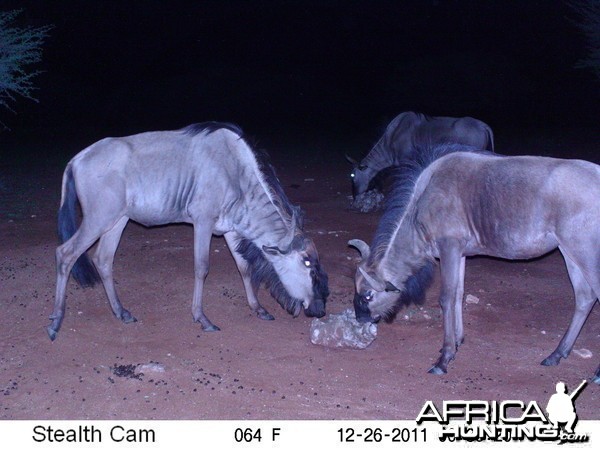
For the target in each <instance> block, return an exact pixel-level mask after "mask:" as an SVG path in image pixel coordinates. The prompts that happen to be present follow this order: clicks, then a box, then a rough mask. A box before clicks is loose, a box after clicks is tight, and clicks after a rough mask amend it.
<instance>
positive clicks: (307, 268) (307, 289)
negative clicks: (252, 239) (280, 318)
mask: <svg viewBox="0 0 600 450" xmlns="http://www.w3.org/2000/svg"><path fill="white" fill-rule="evenodd" d="M262 250H263V252H264V255H265V257H266V258H267V260H268V261H269V262H270V263H271V265H272V267H273V269H274V270H275V272H276V274H277V277H278V281H279V282H280V284H279V287H280V288H279V289H273V286H269V287H270V289H271V294H272V295H273V296H274V297H275V298H276V299H277V301H278V302H279V303H280V304H281V306H283V307H284V308H285V309H286V310H287V311H288V312H289V313H290V314H292V315H293V316H294V317H295V316H297V315H298V314H300V310H301V309H303V308H304V314H306V315H307V316H308V317H323V316H324V315H325V303H326V302H327V297H328V296H329V287H328V277H327V274H326V273H325V271H324V270H323V268H322V267H321V263H320V262H319V255H318V253H317V248H316V247H315V244H314V242H313V241H312V240H311V239H310V238H309V237H307V236H305V235H304V234H303V233H296V234H295V235H294V237H293V239H292V240H291V242H290V243H289V245H287V246H286V248H283V249H281V248H279V247H276V246H273V247H269V246H263V247H262ZM281 288H283V290H282V289H281Z"/></svg>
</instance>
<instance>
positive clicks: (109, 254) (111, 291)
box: [94, 217, 137, 323]
mask: <svg viewBox="0 0 600 450" xmlns="http://www.w3.org/2000/svg"><path fill="white" fill-rule="evenodd" d="M128 221H129V218H128V217H122V218H121V219H119V221H118V222H117V223H116V224H115V226H114V227H113V228H112V229H111V230H109V231H107V232H106V233H104V234H103V235H102V237H101V238H100V242H99V243H98V249H97V250H96V253H95V254H94V265H95V266H96V269H97V270H98V274H100V278H101V279H102V284H103V285H104V290H105V291H106V296H107V297H108V301H109V302H110V307H111V308H112V311H113V314H114V315H115V316H116V317H117V319H120V320H122V321H123V322H124V323H131V322H137V319H136V318H135V317H133V316H132V315H131V313H130V312H129V311H127V310H126V309H125V308H123V306H122V305H121V302H120V301H119V297H118V296H117V290H116V289H115V283H114V280H113V262H114V259H115V252H116V251H117V247H118V246H119V240H120V239H121V235H122V234H123V230H124V229H125V226H126V225H127V222H128Z"/></svg>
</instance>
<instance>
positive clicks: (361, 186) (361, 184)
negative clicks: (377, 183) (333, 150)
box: [346, 155, 377, 198]
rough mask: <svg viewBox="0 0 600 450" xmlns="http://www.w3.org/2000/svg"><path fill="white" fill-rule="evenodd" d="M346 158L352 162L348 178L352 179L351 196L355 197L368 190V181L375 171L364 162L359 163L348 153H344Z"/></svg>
mask: <svg viewBox="0 0 600 450" xmlns="http://www.w3.org/2000/svg"><path fill="white" fill-rule="evenodd" d="M346 160H347V161H348V162H349V163H350V164H352V172H350V178H351V180H352V196H353V197H354V198H356V197H357V196H359V195H360V194H362V193H363V192H365V191H367V190H368V188H369V183H370V182H371V180H372V179H373V177H374V176H375V174H376V173H377V171H376V170H373V169H371V168H369V166H367V165H366V164H362V163H359V162H358V161H356V160H355V159H353V158H351V157H350V156H348V155H346Z"/></svg>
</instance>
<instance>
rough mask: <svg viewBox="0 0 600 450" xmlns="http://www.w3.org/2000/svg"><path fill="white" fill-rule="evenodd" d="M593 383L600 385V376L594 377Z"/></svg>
mask: <svg viewBox="0 0 600 450" xmlns="http://www.w3.org/2000/svg"><path fill="white" fill-rule="evenodd" d="M592 382H594V383H596V384H600V374H596V375H594V376H593V377H592Z"/></svg>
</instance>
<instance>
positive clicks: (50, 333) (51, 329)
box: [46, 326, 58, 341]
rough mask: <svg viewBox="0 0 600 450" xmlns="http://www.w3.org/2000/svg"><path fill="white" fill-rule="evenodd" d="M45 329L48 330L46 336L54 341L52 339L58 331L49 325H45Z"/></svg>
mask: <svg viewBox="0 0 600 450" xmlns="http://www.w3.org/2000/svg"><path fill="white" fill-rule="evenodd" d="M46 331H47V332H48V337H49V338H50V340H51V341H54V339H56V336H58V332H57V331H56V330H55V329H54V328H52V327H51V326H48V327H46Z"/></svg>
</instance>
